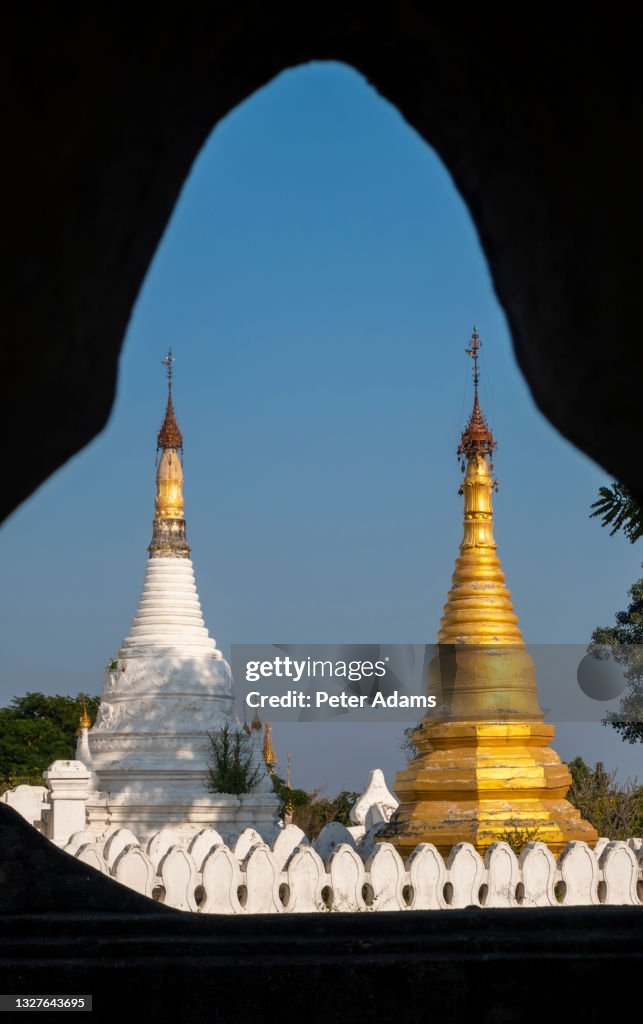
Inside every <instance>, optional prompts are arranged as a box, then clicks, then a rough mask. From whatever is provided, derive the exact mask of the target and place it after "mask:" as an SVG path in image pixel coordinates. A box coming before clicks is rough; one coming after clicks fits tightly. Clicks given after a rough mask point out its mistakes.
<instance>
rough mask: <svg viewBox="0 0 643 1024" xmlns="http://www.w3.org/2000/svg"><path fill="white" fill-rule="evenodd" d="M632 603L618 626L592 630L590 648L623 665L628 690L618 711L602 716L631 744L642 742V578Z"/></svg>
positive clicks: (619, 614)
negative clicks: (609, 656) (608, 653)
mask: <svg viewBox="0 0 643 1024" xmlns="http://www.w3.org/2000/svg"><path fill="white" fill-rule="evenodd" d="M628 594H629V596H630V599H631V600H630V603H629V605H628V606H627V608H626V609H625V611H622V612H617V613H616V616H615V619H616V621H615V625H613V626H599V627H598V629H595V630H594V632H593V633H592V642H591V644H590V645H589V647H588V651H589V653H590V654H593V655H594V657H596V658H599V659H600V658H602V657H605V652H606V650H607V649H609V651H610V652H611V654H612V655H613V657H614V660H615V661H616V662H618V664H620V665H621V666H622V668H623V675H624V677H625V679H626V680H627V689H626V691H625V693H624V694H623V696H622V697H621V699H620V701H619V705H618V710H617V711H610V712H608V713H607V715H606V716H605V718H604V719H603V724H604V725H611V726H612V728H613V729H616V731H617V732H618V733H620V735H621V737H622V739H624V740H626V741H627V742H628V743H641V742H643V579H639V580H637V581H636V583H635V584H634V585H633V586H632V587H630V589H629V591H628Z"/></svg>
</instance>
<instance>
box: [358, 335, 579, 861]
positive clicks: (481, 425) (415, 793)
mask: <svg viewBox="0 0 643 1024" xmlns="http://www.w3.org/2000/svg"><path fill="white" fill-rule="evenodd" d="M479 349H480V341H479V336H478V334H477V332H476V329H475V328H474V330H473V336H472V339H471V343H470V347H469V348H468V349H467V350H466V351H467V354H468V355H470V356H472V358H473V380H474V399H473V411H472V413H471V417H470V419H469V422H468V424H467V426H466V428H465V430H464V432H463V434H462V438H461V441H460V445H459V447H458V456H459V457H460V459H461V461H462V467H463V470H464V480H463V482H462V487H461V493H462V494H463V495H464V537H463V540H462V544H461V545H460V555H459V557H458V559H457V560H456V564H455V572H454V574H453V580H452V586H451V590H450V591H449V596H448V598H447V603H446V605H445V608H444V615H443V617H442V621H441V623H440V631H439V634H438V648H437V654H436V656H435V657H434V658H433V660H432V662H431V664H430V666H429V690H428V692H429V693H430V694H435V695H436V697H437V710H436V711H430V712H429V713H428V714H427V715H426V716H425V717H424V718H423V719H422V721H421V722H420V724H419V726H418V728H417V729H415V730H414V732H413V742H414V744H415V746H416V747H417V749H418V751H419V753H418V755H417V757H415V759H414V760H412V761H411V762H410V764H409V765H408V766H407V767H406V768H405V769H403V770H402V771H400V772H398V774H397V776H396V780H395V786H394V789H395V792H396V793H397V795H398V797H399V799H400V806H399V807H398V809H397V811H396V813H395V815H394V817H393V818H392V820H391V822H390V823H389V825H388V827H387V828H386V830H385V832H380V834H379V836H378V838H379V839H386V840H387V841H389V842H392V843H393V844H394V845H395V846H396V847H397V848H398V850H399V851H400V853H402V854H403V855H404V856H406V855H408V854H409V853H411V851H412V850H413V849H414V847H415V846H417V844H418V843H433V844H434V845H435V846H436V847H437V848H438V849H439V850H440V852H441V853H448V852H449V850H450V849H451V847H452V846H454V845H455V844H456V843H461V842H468V843H472V844H473V845H474V846H475V847H476V848H477V850H478V851H479V852H481V853H484V851H485V849H486V848H487V847H488V846H490V845H491V843H494V842H496V841H498V840H499V839H505V840H506V839H509V838H511V839H516V840H517V843H518V844H519V843H521V842H526V841H530V840H540V841H542V842H545V843H547V845H548V846H549V847H550V848H551V850H552V851H553V852H554V853H558V852H559V851H561V850H562V849H563V847H564V846H565V845H566V843H568V842H570V841H571V840H573V839H583V840H585V841H586V842H588V843H592V844H593V843H594V842H595V841H596V839H597V838H598V836H597V832H596V830H595V829H594V828H593V826H592V825H590V824H589V823H588V822H586V821H584V820H583V819H582V818H581V816H580V813H579V812H578V811H577V810H576V808H574V807H572V805H571V804H570V803H569V802H568V801H567V800H565V795H566V793H567V790H568V788H569V785H570V783H571V776H570V774H569V772H568V770H567V767H566V765H564V764H563V763H562V762H561V760H560V758H559V757H558V755H557V754H556V753H555V751H554V750H552V748H551V746H550V743H551V741H552V739H553V737H554V731H555V730H554V726H553V725H546V724H545V723H544V720H543V719H544V716H543V712H542V710H541V708H540V705H539V704H538V696H537V686H536V673H535V668H534V663H533V661H532V659H531V657H530V655H529V653H528V652H527V649H526V647H525V644H524V642H523V639H522V634H521V632H520V629H519V628H518V618H517V616H516V614H515V612H514V610H513V605H512V603H511V594H510V593H509V590H508V589H507V586H506V585H505V577H504V573H503V571H502V568H501V565H500V559H499V558H498V555H497V553H496V543H495V540H494V537H493V508H492V500H491V496H492V493H493V491H494V489H495V487H496V484H495V481H494V479H493V475H492V474H493V464H492V461H491V459H492V455H493V451H494V449H495V447H496V442H495V441H494V438H493V434H492V433H491V430H490V429H489V427H488V426H487V423H486V420H485V418H484V415H483V413H482V410H481V408H480V403H479V400H478V383H479V373H478V354H479Z"/></svg>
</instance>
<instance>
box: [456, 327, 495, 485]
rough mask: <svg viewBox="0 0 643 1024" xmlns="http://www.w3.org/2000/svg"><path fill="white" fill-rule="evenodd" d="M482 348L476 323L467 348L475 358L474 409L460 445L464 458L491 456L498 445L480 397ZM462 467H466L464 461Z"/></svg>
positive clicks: (460, 451)
mask: <svg viewBox="0 0 643 1024" xmlns="http://www.w3.org/2000/svg"><path fill="white" fill-rule="evenodd" d="M481 348H482V342H481V341H480V336H479V334H478V329H477V327H476V326H475V324H474V327H473V333H472V335H471V341H470V342H469V347H468V348H467V349H465V352H466V353H467V355H468V356H471V358H472V359H473V410H472V413H471V416H470V418H469V422H468V423H467V425H466V427H465V429H464V431H463V433H462V437H461V438H460V444H459V445H458V457H460V458H462V459H463V460H465V459H467V458H468V457H469V456H471V455H476V454H477V455H489V456H491V455H492V454H493V450H494V448H495V447H496V442H495V440H494V437H493V434H492V432H491V430H490V429H489V427H488V425H487V421H486V420H485V418H484V415H483V413H482V409H481V408H480V402H479V399H478V384H479V383H480V368H479V366H478V358H479V354H480V349H481ZM462 468H463V469H464V468H465V467H464V461H463V464H462Z"/></svg>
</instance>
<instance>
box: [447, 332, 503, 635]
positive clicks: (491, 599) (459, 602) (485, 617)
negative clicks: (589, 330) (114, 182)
mask: <svg viewBox="0 0 643 1024" xmlns="http://www.w3.org/2000/svg"><path fill="white" fill-rule="evenodd" d="M480 348H481V342H480V338H479V335H478V332H477V330H476V328H475V327H474V328H473V334H472V336H471V342H470V344H469V347H468V348H467V349H466V350H465V351H466V352H467V355H469V356H471V358H472V360H473V409H472V412H471V416H470V417H469V421H468V423H467V425H466V427H465V429H464V430H463V432H462V437H461V439H460V444H459V445H458V457H459V458H460V459H461V462H462V468H463V471H464V479H463V481H462V484H461V487H460V493H461V494H463V496H464V535H463V538H462V543H461V545H460V554H459V557H458V558H457V560H456V563H455V571H454V573H453V579H452V585H451V590H450V591H449V595H448V598H447V603H446V605H445V607H444V614H443V617H442V620H441V622H440V630H439V633H438V643H440V644H493V645H494V646H497V645H498V644H512V645H517V644H522V643H523V639H522V634H521V632H520V629H519V628H518V617H517V616H516V614H515V612H514V610H513V605H512V603H511V594H510V592H509V590H508V589H507V587H506V585H505V576H504V573H503V571H502V566H501V564H500V559H499V557H498V555H497V553H496V542H495V540H494V536H493V503H492V494H493V491H494V490H495V489H496V482H495V480H494V478H493V463H492V461H491V457H492V454H493V451H494V449H495V448H496V441H495V439H494V436H493V433H492V432H491V429H490V428H489V426H488V424H487V421H486V419H485V417H484V414H483V412H482V409H481V408H480V399H479V395H478V385H479V382H480V370H479V366H478V359H479V353H480Z"/></svg>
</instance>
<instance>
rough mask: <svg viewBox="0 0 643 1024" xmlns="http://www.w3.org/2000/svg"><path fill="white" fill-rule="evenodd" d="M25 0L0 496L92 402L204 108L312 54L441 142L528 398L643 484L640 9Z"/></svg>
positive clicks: (9, 495) (97, 422) (50, 453)
mask: <svg viewBox="0 0 643 1024" xmlns="http://www.w3.org/2000/svg"><path fill="white" fill-rule="evenodd" d="M25 12H26V13H25V14H24V15H22V14H20V13H18V14H14V15H13V18H14V21H13V24H12V25H10V24H9V23H8V22H5V32H4V39H5V44H6V53H5V55H4V57H3V60H2V62H1V65H0V66H1V67H2V71H3V73H4V75H5V83H4V90H3V95H4V97H5V98H6V99H7V98H8V99H9V103H8V113H7V117H6V121H5V131H4V143H5V145H4V152H5V159H4V161H3V173H4V176H5V185H4V189H3V193H2V194H3V196H4V199H5V204H6V207H5V213H4V215H3V220H2V224H3V236H4V248H5V254H6V257H7V259H6V267H5V272H4V285H5V289H4V297H5V301H4V307H3V312H4V318H5V323H4V328H5V332H4V333H5V338H6V354H5V362H4V369H5V372H4V375H3V376H4V385H5V386H4V388H3V401H4V405H5V415H4V420H5V424H8V425H10V426H9V432H10V433H9V437H8V439H7V442H8V443H5V446H4V458H5V467H6V468H5V473H4V483H5V487H4V488H3V498H2V503H3V505H2V509H0V515H5V514H6V513H7V512H8V511H10V510H11V509H12V508H14V507H15V506H16V505H17V504H18V503H19V502H20V501H21V500H22V499H24V498H25V497H26V496H27V495H28V494H29V493H30V492H31V491H32V490H33V489H34V488H35V487H36V486H37V485H38V484H39V483H40V482H41V481H42V480H44V479H45V478H46V477H47V475H48V474H49V473H51V472H52V471H53V470H54V469H55V468H56V467H57V466H59V465H60V464H61V463H62V462H64V461H65V460H66V459H67V458H69V456H70V455H72V454H73V453H74V452H76V451H78V450H79V449H80V448H81V447H82V446H83V445H85V444H86V443H87V442H88V441H89V440H90V439H91V438H92V437H93V436H94V435H95V434H96V433H97V432H98V431H99V430H100V429H101V428H102V426H103V425H104V424H105V422H106V419H107V416H108V414H109V410H110V407H111V403H112V398H113V393H114V383H115V375H116V363H117V358H118V353H119V349H120V345H121V341H122V338H123V334H124V331H125V328H126V324H127V320H128V317H129V314H130V311H131V308H132V305H133V303H134V301H135V298H136V295H137V293H138V290H139V288H140V285H141V282H142V280H143V277H144V275H145V272H146V269H147V267H148V265H149V263H150V261H151V259H152V256H153V254H154V251H155V248H156V246H157V244H158V241H159V239H160V237H161V235H162V233H163V230H164V228H165V226H166V223H167V220H168V218H169V216H170V213H171V211H172V208H173V205H174V203H175V201H176V198H177V195H178V193H179V191H180V189H181V186H182V184H183V182H184V180H185V177H186V175H187V174H188V172H189V169H190V167H191V164H192V162H193V160H194V158H195V157H196V155H197V153H198V152H199V150H200V148H201V146H202V145H203V143H204V141H205V139H206V138H207V136H208V134H209V133H210V131H211V130H212V128H213V126H214V125H215V124H216V123H217V121H218V120H219V119H220V118H221V117H223V116H224V115H225V114H226V113H227V112H228V111H229V110H231V109H232V108H233V107H234V106H235V105H236V104H238V103H239V102H240V101H241V100H242V99H244V98H245V97H247V96H248V95H250V94H251V93H252V92H253V91H254V90H256V89H257V88H259V87H260V86H262V85H264V84H265V83H266V82H268V81H269V80H270V79H271V78H272V77H273V76H274V75H276V74H277V73H279V72H280V71H281V70H283V69H284V68H286V67H291V66H294V65H297V64H301V63H303V62H306V61H309V60H312V59H334V60H339V61H343V62H345V63H347V64H349V65H352V66H353V67H355V68H356V69H357V70H358V71H360V72H361V73H362V74H363V75H365V76H366V77H367V79H368V80H369V81H370V82H371V83H372V84H373V85H374V86H375V87H376V88H377V89H378V90H379V92H380V93H381V94H382V95H383V96H385V97H386V98H387V99H388V100H390V101H391V102H392V103H393V104H395V106H396V107H397V108H398V110H399V111H400V112H401V114H402V115H403V116H404V117H405V118H406V119H407V121H408V122H409V123H410V124H411V125H413V126H414V127H415V128H416V129H417V131H418V132H419V133H420V134H421V135H422V136H423V137H424V139H426V141H427V142H428V143H429V144H430V145H432V146H433V147H434V148H435V149H436V151H437V152H438V153H439V155H440V156H441V158H442V159H443V161H444V162H445V164H446V166H447V168H448V169H449V171H450V173H451V175H452V176H453V179H454V181H455V183H456V186H457V187H458V189H459V190H460V192H461V194H462V196H463V197H464V199H465V201H466V203H467V205H468V208H469V210H470V212H471V216H472V218H473V220H474V222H475V225H476V227H477V230H478V232H479V236H480V240H481V243H482V246H483V249H484V252H485V254H486V257H487V259H488V261H489V265H490V269H491V273H492V277H493V281H494V285H495V288H496V291H497V294H498V296H499V299H500V301H501V303H502V306H503V308H504V310H505V312H506V315H507V317H508V320H509V324H510V328H511V333H512V336H513V341H514V345H515V349H516V354H517V357H518V361H519V364H520V366H521V368H522V371H523V373H524V374H525V377H526V378H527V381H528V383H529V386H530V388H531V390H532V393H533V395H534V398H535V400H536V402H537V403H538V405H539V407H540V408H541V410H542V411H543V412H544V413H545V415H546V416H547V417H548V418H549V419H550V420H551V422H552V423H553V424H554V425H555V426H556V427H557V428H558V429H559V430H560V431H561V432H562V433H563V434H564V435H565V436H566V437H567V438H569V439H570V440H571V441H572V442H573V443H574V444H576V445H577V446H578V447H580V448H582V449H583V450H584V451H586V452H587V453H588V454H590V455H591V456H592V457H593V458H595V459H596V460H597V461H598V462H600V463H601V464H602V465H603V466H604V467H605V468H606V470H608V471H609V472H610V473H612V474H614V475H615V476H617V477H619V478H620V479H622V480H623V481H625V482H626V483H627V484H629V485H630V486H631V488H632V489H633V490H634V491H635V493H637V494H638V495H642V494H643V464H642V462H641V459H640V457H639V454H638V453H639V445H640V440H641V418H640V414H639V405H640V384H639V381H640V379H641V361H642V357H641V345H640V343H639V341H638V331H639V321H640V311H639V306H638V295H637V292H638V288H639V282H640V280H641V274H640V262H641V246H640V236H641V204H640V201H639V189H640V185H639V178H640V162H639V160H638V155H639V150H640V148H641V146H640V142H639V138H640V132H639V131H638V129H637V127H636V126H637V123H638V109H639V107H638V92H639V89H638V70H637V69H638V55H637V54H636V53H635V50H634V47H635V46H636V42H635V33H634V34H631V35H632V38H631V40H630V38H629V35H628V32H627V27H626V26H625V27H623V28H620V27H619V26H616V25H614V24H610V23H609V22H606V21H605V20H603V21H599V20H598V19H595V20H594V21H590V20H588V19H586V20H585V21H584V22H583V23H580V22H579V21H578V20H577V19H576V18H574V17H573V16H572V15H571V14H570V15H569V21H566V18H567V17H568V16H567V15H566V14H564V13H562V12H560V11H559V12H558V13H557V19H556V24H555V25H552V24H550V23H549V22H548V21H544V20H543V19H541V20H540V21H538V22H536V21H535V20H534V21H533V22H532V23H531V24H530V25H529V28H528V31H526V30H525V28H524V27H522V28H520V29H519V28H518V26H517V25H516V26H514V25H511V24H507V23H506V22H503V21H502V20H501V19H500V18H499V16H498V15H494V16H493V17H494V18H495V21H491V20H490V17H489V14H488V10H487V9H486V8H485V9H483V10H481V11H478V12H473V13H471V12H467V14H466V16H465V15H464V13H463V11H462V10H461V8H459V7H458V6H457V5H450V6H449V7H441V8H440V9H439V10H436V9H435V7H434V5H431V7H429V5H426V7H425V5H422V4H417V3H411V2H404V0H401V2H399V3H395V4H387V3H377V2H374V3H369V4H366V3H343V4H339V3H335V2H328V3H326V4H324V5H320V6H318V7H309V6H308V5H305V9H304V7H302V5H300V4H294V3H291V2H284V3H280V4H274V5H273V4H262V3H257V2H250V0H238V2H237V3H236V4H234V5H229V4H213V5H209V6H208V7H204V9H203V10H199V11H198V14H197V13H196V12H195V11H194V10H193V11H191V12H186V11H183V10H181V11H178V10H177V8H176V7H174V6H172V7H168V8H167V9H166V8H164V7H163V6H159V7H158V8H155V9H154V11H148V12H147V16H146V17H143V15H144V14H145V12H144V11H143V10H141V11H139V10H138V9H136V11H134V9H132V11H131V13H130V14H128V15H125V14H124V13H123V12H122V11H121V12H120V13H119V12H118V10H116V12H115V13H114V12H112V11H111V10H108V9H107V8H98V7H95V6H94V5H86V6H85V8H84V9H83V10H82V11H78V12H76V13H75V16H74V19H73V20H69V21H67V20H65V21H63V20H62V17H61V14H60V12H59V11H58V9H57V8H55V7H51V6H49V7H45V6H43V8H42V9H39V10H38V13H37V15H35V14H33V13H32V12H31V10H30V9H25ZM137 19H138V20H137ZM523 25H524V23H523ZM501 29H504V32H503V31H501ZM16 442H17V443H16ZM18 449H20V451H18Z"/></svg>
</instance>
